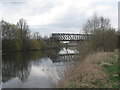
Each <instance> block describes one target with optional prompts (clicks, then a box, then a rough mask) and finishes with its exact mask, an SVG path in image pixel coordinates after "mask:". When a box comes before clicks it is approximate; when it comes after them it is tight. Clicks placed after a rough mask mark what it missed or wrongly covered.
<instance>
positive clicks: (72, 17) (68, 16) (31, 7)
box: [0, 0, 118, 33]
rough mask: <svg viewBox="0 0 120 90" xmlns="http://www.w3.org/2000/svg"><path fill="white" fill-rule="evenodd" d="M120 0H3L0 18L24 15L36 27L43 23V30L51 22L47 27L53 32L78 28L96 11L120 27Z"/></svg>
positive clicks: (73, 30) (14, 17) (11, 20)
mask: <svg viewBox="0 0 120 90" xmlns="http://www.w3.org/2000/svg"><path fill="white" fill-rule="evenodd" d="M11 2H12V3H11ZM14 2H16V3H14ZM17 2H18V3H17ZM21 2H22V3H21ZM117 2H118V0H84V1H81V0H54V1H53V0H1V2H0V18H4V19H5V20H6V21H9V22H11V23H16V22H17V21H18V20H19V19H20V18H24V19H26V20H27V22H28V24H29V25H30V28H31V29H32V31H34V30H33V28H35V27H39V29H40V32H44V29H43V28H46V27H48V26H49V27H48V28H47V29H45V30H48V32H49V33H52V32H56V31H60V30H61V31H64V32H69V31H70V32H76V31H78V28H82V24H84V23H85V21H86V20H87V19H88V18H89V17H91V16H92V15H93V13H95V12H96V13H97V14H98V15H99V16H105V17H107V18H110V19H111V22H112V24H113V26H114V27H115V28H117V20H118V16H117V13H118V10H117ZM113 12H114V13H113ZM41 28H42V29H43V30H42V29H41ZM73 28H74V29H73ZM75 29H76V30H75Z"/></svg>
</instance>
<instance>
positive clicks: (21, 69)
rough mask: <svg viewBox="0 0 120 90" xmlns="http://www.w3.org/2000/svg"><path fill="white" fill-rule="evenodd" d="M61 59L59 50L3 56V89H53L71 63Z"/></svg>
mask: <svg viewBox="0 0 120 90" xmlns="http://www.w3.org/2000/svg"><path fill="white" fill-rule="evenodd" d="M60 57H62V56H60V55H59V50H50V51H44V52H42V53H41V52H29V53H11V54H5V55H3V60H2V75H3V77H2V82H3V88H47V87H48V88H50V87H53V85H54V84H57V83H58V80H59V79H60V77H61V76H62V75H63V73H64V71H65V68H66V67H67V65H68V66H69V64H67V63H70V62H64V61H63V62H62V61H60V59H58V58H60ZM68 57H69V56H68ZM62 59H64V60H65V58H62Z"/></svg>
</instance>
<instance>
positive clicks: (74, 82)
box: [57, 52, 119, 88]
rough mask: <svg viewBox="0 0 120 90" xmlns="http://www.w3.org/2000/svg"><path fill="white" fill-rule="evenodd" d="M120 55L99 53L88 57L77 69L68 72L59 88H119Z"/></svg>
mask: <svg viewBox="0 0 120 90" xmlns="http://www.w3.org/2000/svg"><path fill="white" fill-rule="evenodd" d="M117 63H118V55H117V54H116V53H114V52H113V53H112V52H99V53H95V54H93V55H89V56H87V57H86V58H85V59H84V60H83V62H82V63H80V64H78V65H77V66H76V67H75V68H73V69H70V70H68V71H66V73H65V76H64V77H63V78H62V79H61V81H60V82H59V84H58V86H57V87H61V88H118V79H119V77H118V64H117Z"/></svg>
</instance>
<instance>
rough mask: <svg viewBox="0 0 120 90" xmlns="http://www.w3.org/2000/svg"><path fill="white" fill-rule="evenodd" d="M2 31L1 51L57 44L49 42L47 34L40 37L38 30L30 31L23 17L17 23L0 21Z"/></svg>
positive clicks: (39, 47) (32, 48)
mask: <svg viewBox="0 0 120 90" xmlns="http://www.w3.org/2000/svg"><path fill="white" fill-rule="evenodd" d="M0 29H1V31H2V37H1V38H2V52H9V51H29V50H40V49H44V48H47V47H50V46H55V45H56V46H57V44H54V43H52V42H50V38H48V37H47V36H45V37H41V35H40V33H39V32H35V33H31V32H30V29H29V26H28V24H27V22H26V20H24V19H23V18H22V19H20V20H19V21H18V22H17V24H11V23H9V22H6V21H4V20H1V21H0Z"/></svg>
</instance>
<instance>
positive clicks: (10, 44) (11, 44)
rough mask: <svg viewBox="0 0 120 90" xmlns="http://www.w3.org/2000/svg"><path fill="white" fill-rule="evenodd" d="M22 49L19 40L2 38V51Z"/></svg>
mask: <svg viewBox="0 0 120 90" xmlns="http://www.w3.org/2000/svg"><path fill="white" fill-rule="evenodd" d="M21 49H22V42H21V40H15V39H13V40H3V41H2V50H3V52H7V51H20V50H21Z"/></svg>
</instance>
